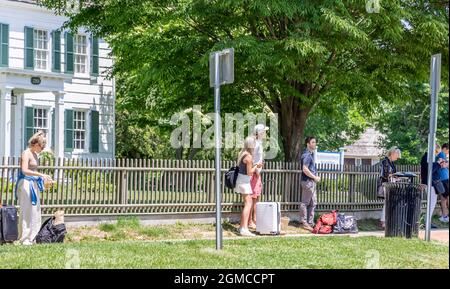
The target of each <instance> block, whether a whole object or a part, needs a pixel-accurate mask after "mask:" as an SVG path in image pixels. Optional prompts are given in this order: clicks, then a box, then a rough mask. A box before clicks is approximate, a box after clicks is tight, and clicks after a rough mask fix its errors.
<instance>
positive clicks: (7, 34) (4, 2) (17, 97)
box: [0, 0, 115, 158]
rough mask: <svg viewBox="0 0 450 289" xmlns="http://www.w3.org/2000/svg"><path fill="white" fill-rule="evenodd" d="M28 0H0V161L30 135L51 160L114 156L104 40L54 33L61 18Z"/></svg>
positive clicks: (110, 83) (111, 84)
mask: <svg viewBox="0 0 450 289" xmlns="http://www.w3.org/2000/svg"><path fill="white" fill-rule="evenodd" d="M35 2H36V1H32V0H15V1H13V0H0V157H5V156H19V155H20V153H21V151H22V150H23V149H24V148H25V147H26V143H27V141H28V139H29V138H30V136H31V135H32V134H33V133H34V132H35V131H37V130H44V131H45V132H46V133H47V139H48V144H49V147H50V148H51V149H52V150H53V152H54V154H55V156H58V157H68V158H88V157H93V158H112V157H114V154H115V152H114V147H115V139H114V135H115V132H114V123H115V119H114V101H115V89H114V80H108V79H106V78H105V70H106V68H108V67H111V66H112V58H111V57H110V56H109V53H110V49H109V48H108V45H107V43H105V42H104V41H102V40H101V39H97V38H95V37H93V35H90V34H89V33H88V32H86V31H83V30H80V31H78V32H77V33H76V34H73V33H70V31H66V30H62V29H61V26H62V24H63V22H64V21H65V20H66V18H64V17H61V16H56V15H55V14H54V13H53V12H52V11H50V10H47V9H45V8H42V7H39V6H38V5H36V4H35Z"/></svg>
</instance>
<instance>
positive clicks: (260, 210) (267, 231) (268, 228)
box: [256, 202, 281, 235]
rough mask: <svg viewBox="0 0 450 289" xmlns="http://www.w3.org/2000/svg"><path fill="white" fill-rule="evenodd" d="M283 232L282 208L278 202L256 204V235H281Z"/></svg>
mask: <svg viewBox="0 0 450 289" xmlns="http://www.w3.org/2000/svg"><path fill="white" fill-rule="evenodd" d="M280 232H281V206H280V203H278V202H258V203H256V233H258V234H261V235H279V234H280Z"/></svg>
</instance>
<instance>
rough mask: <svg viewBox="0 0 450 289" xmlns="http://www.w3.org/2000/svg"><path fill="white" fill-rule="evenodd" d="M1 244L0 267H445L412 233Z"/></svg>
mask: <svg viewBox="0 0 450 289" xmlns="http://www.w3.org/2000/svg"><path fill="white" fill-rule="evenodd" d="M214 244H215V243H214V241H213V240H196V241H166V242H142V241H140V242H139V241H134V242H123V241H120V242H113V241H106V242H86V243H68V244H54V245H36V246H33V247H24V246H14V245H6V246H1V247H0V256H1V262H0V268H66V267H67V266H77V264H79V267H80V268H367V267H368V266H369V267H371V266H375V267H378V266H379V268H447V269H448V268H449V257H448V254H449V247H448V245H442V244H437V243H425V242H423V241H420V240H417V239H413V240H406V239H397V238H386V239H385V238H377V237H360V238H352V237H348V236H343V237H286V238H279V237H259V238H257V239H246V238H243V239H238V240H224V249H223V250H222V251H220V252H216V251H215V249H214V248H215V245H214Z"/></svg>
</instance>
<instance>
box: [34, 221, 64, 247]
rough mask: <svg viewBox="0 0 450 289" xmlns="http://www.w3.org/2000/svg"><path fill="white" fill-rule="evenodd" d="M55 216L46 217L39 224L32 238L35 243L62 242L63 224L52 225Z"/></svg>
mask: <svg viewBox="0 0 450 289" xmlns="http://www.w3.org/2000/svg"><path fill="white" fill-rule="evenodd" d="M54 219H55V217H51V218H48V219H47V220H46V221H45V222H44V223H43V224H42V226H41V229H40V230H39V233H38V234H37V235H36V238H35V239H34V240H35V241H36V243H38V244H41V243H62V242H64V237H65V235H66V232H67V231H66V226H65V225H64V224H58V225H53V220H54Z"/></svg>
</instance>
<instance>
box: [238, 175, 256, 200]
mask: <svg viewBox="0 0 450 289" xmlns="http://www.w3.org/2000/svg"><path fill="white" fill-rule="evenodd" d="M251 179H252V177H251V176H247V175H243V174H238V177H237V180H236V187H235V188H234V192H235V193H239V194H243V195H251V194H253V191H252V186H251V185H250V181H251Z"/></svg>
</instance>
